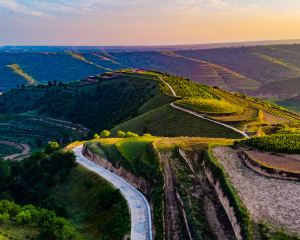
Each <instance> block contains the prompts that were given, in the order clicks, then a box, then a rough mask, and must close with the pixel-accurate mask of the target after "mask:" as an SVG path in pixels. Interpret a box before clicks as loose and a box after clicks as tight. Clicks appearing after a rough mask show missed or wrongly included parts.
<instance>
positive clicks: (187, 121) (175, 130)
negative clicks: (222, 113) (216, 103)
mask: <svg viewBox="0 0 300 240" xmlns="http://www.w3.org/2000/svg"><path fill="white" fill-rule="evenodd" d="M118 130H125V131H133V132H136V133H139V134H142V133H143V131H146V132H150V133H151V134H153V135H156V136H170V137H174V136H191V137H192V136H194V137H196V136H201V137H220V138H240V137H241V136H240V134H238V133H235V132H233V131H232V130H229V129H227V128H225V127H222V126H220V125H217V124H214V123H210V122H208V121H206V120H202V119H199V118H197V117H195V116H192V115H190V114H187V113H184V112H181V111H179V110H176V109H174V108H172V107H170V106H167V105H165V106H162V107H160V108H157V109H155V110H152V111H150V112H147V113H145V114H143V115H140V116H138V117H136V118H133V119H131V120H129V121H127V122H125V123H122V124H120V125H118V126H116V127H114V128H113V129H112V133H113V134H116V132H117V131H118Z"/></svg>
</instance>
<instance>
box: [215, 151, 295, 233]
mask: <svg viewBox="0 0 300 240" xmlns="http://www.w3.org/2000/svg"><path fill="white" fill-rule="evenodd" d="M213 152H214V154H215V156H216V157H217V158H218V160H219V162H220V163H221V164H222V165H223V167H224V169H225V171H226V172H227V174H228V175H229V177H230V179H231V182H232V184H233V185H234V187H235V188H236V190H237V192H238V194H239V196H240V198H241V199H242V201H243V202H244V204H245V205H246V207H247V208H248V210H249V212H250V214H251V216H252V218H253V220H254V221H255V222H257V223H258V222H260V221H267V222H269V223H271V224H272V225H274V226H277V227H279V228H286V229H288V230H290V231H292V232H295V233H297V234H300V217H299V216H300V182H296V181H289V180H282V179H276V178H269V177H265V176H263V175H260V174H258V173H256V172H254V171H252V170H251V169H249V168H248V167H247V166H245V165H244V164H243V163H242V161H241V159H240V158H239V156H238V154H237V152H236V151H235V150H233V149H231V148H229V147H218V148H215V149H214V150H213Z"/></svg>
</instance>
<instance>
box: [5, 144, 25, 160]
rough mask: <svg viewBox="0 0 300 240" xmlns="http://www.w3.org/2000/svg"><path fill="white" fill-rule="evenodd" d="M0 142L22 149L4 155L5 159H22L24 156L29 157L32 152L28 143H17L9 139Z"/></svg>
mask: <svg viewBox="0 0 300 240" xmlns="http://www.w3.org/2000/svg"><path fill="white" fill-rule="evenodd" d="M0 144H3V145H7V146H11V147H14V148H17V149H19V150H21V151H22V152H21V153H16V154H12V155H9V156H6V157H4V158H3V159H4V160H20V159H22V158H24V157H27V156H28V155H29V154H30V146H29V145H27V144H22V143H20V144H19V143H15V142H9V141H0Z"/></svg>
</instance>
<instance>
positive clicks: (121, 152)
mask: <svg viewBox="0 0 300 240" xmlns="http://www.w3.org/2000/svg"><path fill="white" fill-rule="evenodd" d="M231 143H232V141H231V140H228V139H213V138H159V137H151V136H149V135H147V136H142V137H131V138H106V139H100V140H93V141H89V142H87V143H86V144H85V147H84V151H83V152H84V154H85V156H86V157H88V158H89V159H90V160H91V161H93V162H94V163H96V164H98V165H100V166H103V167H105V168H106V169H109V170H110V171H112V172H114V173H117V174H118V175H120V176H121V177H123V178H124V179H125V180H126V181H128V182H130V183H131V184H133V185H134V186H135V187H137V188H138V189H140V191H142V192H143V193H144V194H145V196H146V197H147V199H148V200H149V201H150V203H151V206H152V213H153V216H154V233H155V235H154V239H170V240H173V239H215V238H216V239H224V240H225V239H295V240H298V238H297V237H296V236H295V237H294V234H299V232H297V230H296V231H295V229H297V226H298V220H297V217H296V215H293V214H291V216H292V215H293V218H291V219H290V220H288V219H285V218H284V216H285V213H284V211H281V210H280V211H276V210H275V209H274V212H277V213H278V215H277V216H276V215H273V216H272V217H273V219H272V221H271V222H269V220H270V218H269V215H268V214H273V212H271V211H270V212H269V211H268V209H267V208H266V210H265V211H262V212H266V213H265V214H264V215H261V216H259V217H257V210H256V209H255V208H254V206H252V205H253V204H252V205H251V204H249V202H251V201H249V200H250V199H251V197H248V198H246V197H247V196H248V195H247V194H245V195H243V196H242V197H241V198H240V196H239V195H238V194H240V192H241V191H243V192H245V191H248V189H249V187H250V186H248V185H247V188H244V189H241V188H240V185H243V184H250V182H251V181H255V182H257V184H258V185H259V186H260V185H263V184H272V181H269V183H268V181H267V179H261V178H262V177H258V178H255V177H254V176H253V173H251V171H252V170H250V169H249V170H247V172H246V170H245V169H244V170H243V171H244V172H245V174H246V175H245V174H244V173H241V170H239V171H238V176H235V177H234V178H232V169H231V168H230V166H227V164H228V163H227V161H228V160H227V155H225V156H224V158H223V155H220V154H219V152H220V150H221V149H223V148H224V149H225V147H222V148H220V147H219V148H217V149H215V150H213V152H214V154H215V156H217V157H218V159H216V158H215V157H214V156H213V155H212V151H211V150H212V149H214V147H215V146H216V145H225V146H228V145H230V144H231ZM226 148H228V149H229V150H228V151H233V150H230V148H229V147H226ZM225 157H226V159H225ZM228 162H229V161H228ZM230 164H232V165H233V164H239V163H236V162H233V163H230ZM223 165H224V167H223ZM228 165H229V164H228ZM227 173H229V174H230V175H229V176H228V175H227ZM240 175H243V177H244V178H245V179H244V181H243V182H241V183H238V182H237V180H236V178H240V177H241V176H240ZM274 181H275V182H276V180H274ZM278 183H279V184H280V186H279V189H278V190H277V191H274V192H273V193H272V196H276V199H278V197H280V196H281V195H282V194H284V192H287V190H286V189H285V187H284V186H285V184H284V183H283V182H280V181H278ZM258 185H255V186H258ZM286 185H288V186H289V187H291V188H292V187H293V188H294V187H295V189H298V188H299V186H298V185H299V184H297V183H293V182H290V183H286ZM237 190H238V192H237ZM253 191H254V193H255V194H260V191H262V189H257V190H256V189H255V190H253ZM264 191H265V194H264V196H266V195H267V194H268V188H265V189H264ZM257 196H258V197H260V195H257ZM289 196H290V199H289V200H288V204H286V202H285V201H278V202H277V205H278V206H281V209H286V210H291V209H292V208H293V207H296V206H298V205H297V193H295V194H289ZM268 199H269V197H268ZM263 204H265V202H264V201H261V203H260V204H259V205H262V206H263ZM293 220H295V222H293ZM265 221H268V223H271V224H265ZM276 221H277V222H276ZM280 223H282V224H283V225H284V226H288V229H290V230H292V232H293V234H290V233H289V231H286V230H282V229H281V228H280ZM287 224H288V225H287Z"/></svg>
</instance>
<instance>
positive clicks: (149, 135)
mask: <svg viewBox="0 0 300 240" xmlns="http://www.w3.org/2000/svg"><path fill="white" fill-rule="evenodd" d="M143 136H144V137H152V135H151V134H150V133H145V134H144V135H143Z"/></svg>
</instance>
